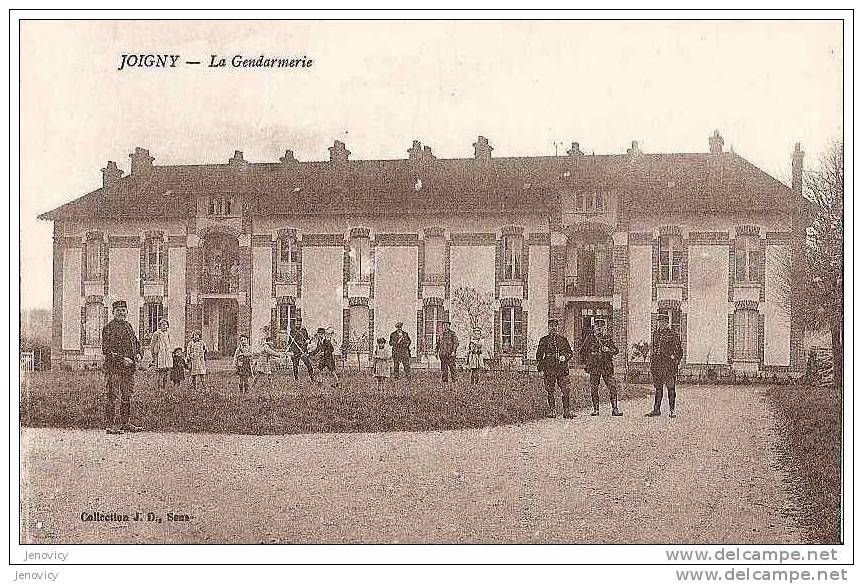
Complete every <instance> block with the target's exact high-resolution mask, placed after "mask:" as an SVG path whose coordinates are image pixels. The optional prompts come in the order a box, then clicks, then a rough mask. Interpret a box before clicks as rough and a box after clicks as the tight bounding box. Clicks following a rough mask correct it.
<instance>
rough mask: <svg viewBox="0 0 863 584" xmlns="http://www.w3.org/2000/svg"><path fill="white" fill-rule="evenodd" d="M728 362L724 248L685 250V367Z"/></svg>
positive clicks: (722, 246)
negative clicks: (687, 256)
mask: <svg viewBox="0 0 863 584" xmlns="http://www.w3.org/2000/svg"><path fill="white" fill-rule="evenodd" d="M708 354H709V355H710V362H711V363H726V362H727V360H728V247H727V246H724V245H691V246H689V299H688V300H687V302H686V361H687V363H699V364H700V363H707V356H708Z"/></svg>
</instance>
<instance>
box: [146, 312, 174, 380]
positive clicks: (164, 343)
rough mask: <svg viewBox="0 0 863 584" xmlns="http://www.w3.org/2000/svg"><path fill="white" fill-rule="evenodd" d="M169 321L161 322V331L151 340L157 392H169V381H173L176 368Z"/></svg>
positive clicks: (154, 334)
mask: <svg viewBox="0 0 863 584" xmlns="http://www.w3.org/2000/svg"><path fill="white" fill-rule="evenodd" d="M168 328H169V325H168V319H167V318H163V319H161V320H160V321H159V330H157V331H155V332H154V333H153V338H152V339H151V340H150V353H151V354H152V355H153V367H155V368H156V390H157V391H167V390H168V380H170V379H171V367H173V366H174V357H173V355H172V351H173V350H174V345H173V343H171V333H169V332H168Z"/></svg>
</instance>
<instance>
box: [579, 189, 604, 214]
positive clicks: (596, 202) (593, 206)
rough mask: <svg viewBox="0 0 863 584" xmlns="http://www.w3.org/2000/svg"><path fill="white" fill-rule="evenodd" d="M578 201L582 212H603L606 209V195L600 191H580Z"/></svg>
mask: <svg viewBox="0 0 863 584" xmlns="http://www.w3.org/2000/svg"><path fill="white" fill-rule="evenodd" d="M576 201H577V206H578V210H579V211H580V212H582V213H601V212H602V211H603V210H605V197H604V196H603V194H602V193H600V192H598V191H594V192H588V193H579V194H578V195H577V199H576Z"/></svg>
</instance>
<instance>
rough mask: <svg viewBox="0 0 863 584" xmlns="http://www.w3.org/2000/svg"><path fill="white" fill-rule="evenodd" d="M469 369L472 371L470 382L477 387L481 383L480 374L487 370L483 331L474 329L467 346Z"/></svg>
mask: <svg viewBox="0 0 863 584" xmlns="http://www.w3.org/2000/svg"><path fill="white" fill-rule="evenodd" d="M467 368H468V369H470V382H471V383H473V384H474V385H476V384H477V383H478V382H479V374H480V372H481V371H482V370H483V369H485V359H484V358H483V348H482V329H481V328H479V327H477V328H475V329H473V334H471V337H470V341H468V344H467Z"/></svg>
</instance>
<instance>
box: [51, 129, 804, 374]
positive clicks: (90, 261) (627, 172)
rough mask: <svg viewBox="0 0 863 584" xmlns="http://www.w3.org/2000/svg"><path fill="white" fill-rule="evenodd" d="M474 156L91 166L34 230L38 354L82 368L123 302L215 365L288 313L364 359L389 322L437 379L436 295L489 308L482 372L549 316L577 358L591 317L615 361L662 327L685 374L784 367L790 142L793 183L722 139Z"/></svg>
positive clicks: (795, 223)
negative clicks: (191, 342) (42, 298)
mask: <svg viewBox="0 0 863 584" xmlns="http://www.w3.org/2000/svg"><path fill="white" fill-rule="evenodd" d="M473 146H474V157H473V158H467V159H446V160H444V159H437V158H436V157H435V156H433V154H432V152H431V149H430V148H428V147H422V145H421V144H420V143H419V142H414V144H413V147H412V148H410V149H409V150H408V158H407V159H403V160H356V161H355V160H350V159H349V156H350V152H349V151H348V150H346V148H345V145H344V144H343V143H342V142H338V141H336V142H335V143H334V145H333V146H332V147H330V148H329V151H330V157H329V160H328V161H323V162H299V161H297V160H296V159H295V158H294V156H293V153H292V152H291V151H290V150H289V151H287V152H286V153H285V156H284V157H282V158H280V159H279V162H276V163H250V162H248V161H246V160H244V158H243V153H242V152H239V151H237V152H235V153H234V156H233V157H232V158H231V159H230V160H229V161H228V162H227V164H210V165H178V166H159V165H156V164H154V158H153V157H152V156H150V154H149V152H148V151H147V150H144V149H141V148H136V149H135V152H134V153H132V154H131V155H130V158H131V172H130V174H129V176H125V177H124V176H123V171H121V170H120V169H119V168H118V167H117V165H116V164H115V163H114V162H108V164H107V166H106V167H105V168H104V169H102V174H103V184H102V187H101V188H99V189H97V190H95V191H93V192H91V193H89V194H86V195H84V196H82V197H80V198H78V199H76V200H74V201H72V202H70V203H68V204H65V205H63V206H61V207H58V208H57V209H54V210H52V211H50V212H48V213H45V214H44V215H42V216H41V218H43V219H48V220H52V221H54V307H53V312H54V314H53V316H54V318H53V323H54V325H53V326H54V330H53V342H54V350H55V355H56V356H55V358H57V357H59V359H60V360H61V361H63V362H65V363H67V364H70V365H71V366H73V367H77V366H82V365H83V364H86V363H95V362H97V361H98V360H99V359H100V357H101V351H100V348H99V343H100V338H99V337H100V334H99V333H100V331H101V328H102V325H103V324H104V323H105V321H106V319H107V318H109V308H110V306H111V302H112V301H114V300H116V299H125V300H126V301H127V302H128V304H129V310H130V315H132V320H133V322H134V323H135V324H137V326H138V329H139V331H140V336H141V337H142V338H143V339H144V341H145V342H146V340H147V339H148V338H149V336H150V334H151V332H152V330H154V328H155V326H156V323H157V322H158V320H159V318H160V317H162V316H163V315H166V316H167V317H168V319H169V320H170V323H171V327H172V331H173V335H174V339H175V340H176V344H178V345H179V344H181V342H182V341H183V340H184V339H187V338H188V337H189V335H190V334H191V333H192V332H193V331H201V332H202V334H203V337H204V341H205V343H206V344H207V345H208V347H209V349H210V350H211V351H212V352H213V353H214V354H216V355H218V354H221V355H228V354H231V353H232V352H233V349H234V346H235V344H236V342H237V336H238V334H251V335H252V337H253V338H254V337H256V336H258V335H259V331H260V330H261V329H262V327H264V326H265V325H270V326H272V328H273V329H275V330H279V331H284V330H286V329H287V328H288V327H289V325H290V323H291V322H292V321H293V320H294V319H295V318H297V317H299V316H301V317H302V319H303V321H304V324H305V325H306V326H307V327H308V328H309V329H310V330H314V328H316V327H318V326H331V327H333V328H334V329H335V330H336V331H338V334H337V339H336V341H337V343H339V344H341V341H342V340H356V339H362V346H363V347H365V343H367V342H370V340H371V339H373V338H375V337H379V336H388V334H389V332H390V331H391V330H392V329H393V326H394V324H395V323H396V322H397V321H403V322H404V323H405V329H406V330H408V331H415V333H416V335H415V338H416V341H415V346H417V348H418V351H417V355H418V358H420V359H421V360H423V361H426V362H429V363H430V364H431V366H434V365H435V360H434V358H430V357H427V356H425V354H427V353H428V352H429V349H430V348H431V347H432V346H433V343H434V340H435V338H436V336H437V334H438V331H439V323H440V321H441V320H442V319H444V318H445V317H447V316H452V317H453V319H454V320H455V318H456V315H455V314H452V315H451V313H452V312H454V310H455V309H454V306H453V294H454V292H455V291H456V290H457V289H459V288H473V289H475V290H476V291H478V292H479V293H480V295H485V296H486V297H487V298H489V299H491V300H492V310H493V313H492V318H493V320H492V319H489V322H488V325H487V328H488V335H489V336H490V337H491V336H493V339H494V340H493V342H492V341H491V339H487V340H486V342H487V345H488V348H489V352H490V353H492V354H493V355H494V356H495V357H497V356H501V355H510V356H514V357H509V358H510V359H512V358H514V359H518V358H519V356H521V355H524V354H527V355H528V356H529V355H530V353H531V351H532V350H534V349H535V344H536V341H537V339H538V338H539V337H540V336H542V335H543V334H544V333H545V330H546V322H547V319H548V317H549V316H557V317H559V318H561V319H562V322H563V330H564V331H565V334H566V335H567V336H568V337H569V338H570V339H571V340H572V341H573V342H574V343H575V344H576V345H577V344H578V341H579V339H580V338H581V334H582V331H583V330H584V328H585V327H586V326H587V325H589V324H590V322H591V321H592V320H593V319H594V318H597V317H599V316H605V317H608V318H609V319H610V323H611V329H612V332H613V335H614V337H615V339H616V340H617V344H618V346H619V347H621V349H622V351H621V354H620V356H619V357H618V360H619V364H620V365H623V364H626V363H629V362H631V361H632V360H633V359H634V358H635V353H636V352H635V351H633V345H635V344H637V343H640V342H647V341H649V340H650V332H651V328H652V323H653V321H654V319H655V318H656V315H657V314H659V313H662V312H667V313H669V314H670V316H671V320H672V323H673V326H674V328H675V329H677V330H679V332H680V335H681V338H682V340H683V344H684V347H685V361H684V363H685V367H689V368H703V367H705V366H706V365H707V364H713V365H716V366H717V367H720V368H723V367H731V368H734V369H736V370H744V371H747V372H755V371H773V372H783V373H791V374H793V373H795V372H798V371H800V368H801V365H802V360H803V356H802V342H803V327H802V323H801V316H802V315H801V314H799V309H798V307H800V306H801V303H800V302H799V301H798V300H797V298H796V294H797V293H798V292H797V290H796V289H794V288H793V287H792V286H790V284H789V282H791V281H792V279H791V278H790V277H789V275H788V271H789V266H790V267H791V268H792V269H793V270H796V269H797V268H799V265H797V263H796V262H797V258H798V257H799V249H800V244H801V242H802V237H803V234H804V229H805V219H804V215H803V214H802V211H801V209H803V205H802V204H801V201H802V197H801V175H802V164H803V153H802V152H801V151H800V148H799V145H798V146H797V148H796V150H795V151H794V153H793V155H792V176H793V184H792V186H791V188H789V187H787V186H786V185H784V184H782V183H781V182H779V181H778V180H776V179H774V178H772V177H771V176H769V175H767V174H766V173H764V172H763V171H761V170H759V169H758V168H756V167H755V166H753V165H752V164H750V163H749V162H747V161H746V160H744V159H743V158H741V157H740V156H738V155H736V154H735V153H734V152H728V151H724V150H723V140H722V138H721V137H720V135H719V133H718V132H716V133H714V134H713V135H712V136H711V137H710V138H709V151H708V152H706V153H697V154H649V153H644V152H642V151H641V150H640V149H639V146H638V144H637V143H636V142H633V143H632V146H631V148H629V149H628V150H627V151H626V153H625V154H613V155H592V154H591V155H588V154H585V153H582V152H581V150H580V149H579V145H578V144H577V143H574V144H573V145H572V149H571V150H570V151H569V152H568V155H567V156H544V157H519V158H496V157H493V156H492V146H491V145H490V144H489V142H488V140H486V139H485V138H483V137H479V138H478V139H477V141H476V142H475V143H474V145H473ZM363 334H364V335H365V337H362V335H363ZM282 335H283V333H282ZM462 340H463V341H465V340H466V339H464V338H463V339H462ZM464 345H466V343H465V342H463V343H462V346H463V347H464ZM344 346H345V347H347V343H344Z"/></svg>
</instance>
